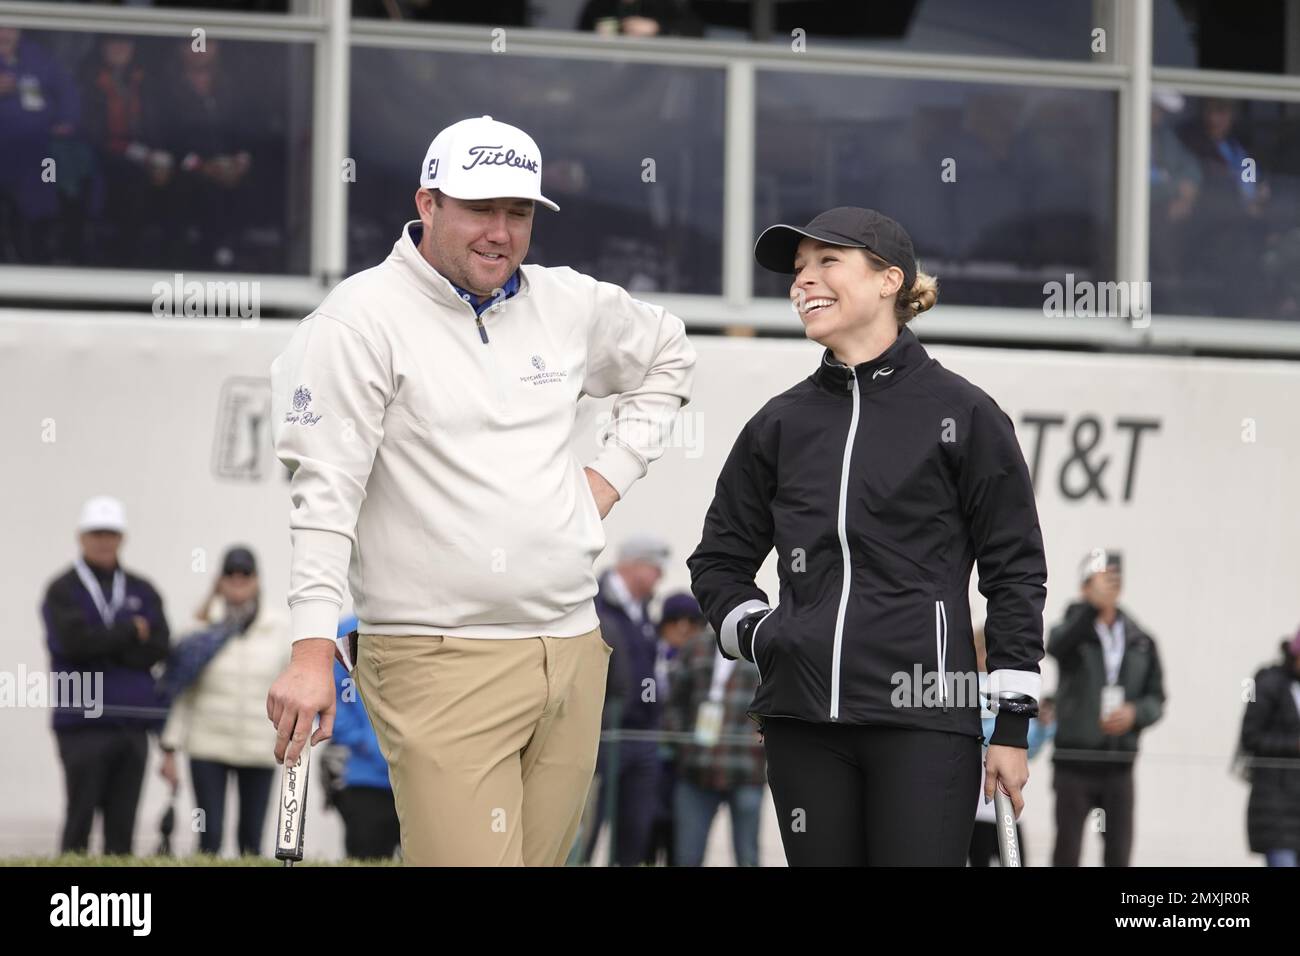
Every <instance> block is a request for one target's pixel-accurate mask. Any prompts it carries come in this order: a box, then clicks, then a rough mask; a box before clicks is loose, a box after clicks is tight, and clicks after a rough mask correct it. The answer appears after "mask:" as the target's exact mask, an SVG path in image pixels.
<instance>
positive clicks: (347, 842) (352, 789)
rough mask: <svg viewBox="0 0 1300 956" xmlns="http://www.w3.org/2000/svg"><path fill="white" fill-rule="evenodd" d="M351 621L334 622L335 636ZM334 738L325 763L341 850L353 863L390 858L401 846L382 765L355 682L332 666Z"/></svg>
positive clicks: (337, 664) (337, 665)
mask: <svg viewBox="0 0 1300 956" xmlns="http://www.w3.org/2000/svg"><path fill="white" fill-rule="evenodd" d="M356 627H357V619H356V618H355V617H348V618H344V619H343V620H342V621H340V622H339V630H338V636H339V637H344V636H345V635H347V634H349V633H351V632H352V631H354V630H356ZM334 688H335V695H336V701H335V703H336V712H335V717H334V736H333V737H332V738H331V740H330V742H329V749H328V750H327V752H326V755H325V760H326V761H327V764H328V766H329V767H330V768H332V770H333V772H332V773H331V772H329V771H327V776H328V777H330V778H331V779H332V781H333V787H332V788H331V789H332V790H333V793H332V802H333V804H334V806H336V807H337V808H338V811H339V813H340V814H341V815H342V817H343V828H344V829H343V845H344V849H345V850H346V852H347V855H348V856H350V857H354V858H357V859H375V858H381V857H391V856H392V855H393V852H394V851H395V850H397V849H398V848H399V847H400V846H401V830H400V828H399V827H398V824H397V807H396V805H395V804H394V802H393V788H392V785H391V784H390V783H389V780H388V763H387V762H386V761H385V760H384V755H383V754H382V753H380V752H379V741H378V739H377V738H376V737H375V730H374V728H373V727H372V726H371V725H370V717H369V716H368V715H367V714H366V708H365V705H364V704H362V702H361V695H360V693H358V691H357V685H356V681H355V679H354V678H353V677H352V676H350V675H349V674H348V671H347V669H346V668H345V667H344V666H343V665H342V664H341V663H340V662H339V661H338V659H337V658H336V659H335V661H334Z"/></svg>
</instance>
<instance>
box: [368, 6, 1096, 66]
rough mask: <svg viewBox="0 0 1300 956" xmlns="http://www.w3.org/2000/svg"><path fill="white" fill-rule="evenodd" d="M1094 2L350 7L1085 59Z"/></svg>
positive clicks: (448, 17)
mask: <svg viewBox="0 0 1300 956" xmlns="http://www.w3.org/2000/svg"><path fill="white" fill-rule="evenodd" d="M1094 8H1095V4H1094V2H1093V0H1051V2H1050V3H1044V2H1042V0H979V2H978V3H976V2H972V0H890V2H889V3H847V2H845V0H531V2H525V0H480V2H478V3H464V4H454V3H444V2H441V0H353V7H352V9H353V11H354V13H355V15H357V16H364V17H385V18H401V19H411V20H433V21H440V22H443V23H476V24H490V25H493V26H529V27H536V28H539V29H544V30H583V31H592V32H595V33H600V34H610V35H612V34H626V35H632V36H684V37H704V38H706V39H709V40H739V41H749V40H751V39H753V40H759V41H772V42H776V43H783V44H789V43H790V42H791V39H792V35H791V31H793V30H795V29H800V30H803V31H804V34H803V35H804V38H805V40H806V41H807V44H808V48H809V49H815V48H825V47H827V46H843V45H851V46H854V47H857V48H863V47H869V48H878V49H882V50H909V51H924V52H927V53H962V54H970V55H984V56H1014V57H1049V58H1053V59H1069V60H1087V59H1090V58H1091V57H1092V56H1093V51H1092V43H1093V38H1092V31H1093V29H1094V28H1095V27H1098V26H1106V24H1105V23H1104V22H1100V21H1099V20H1098V18H1097V15H1096V12H1095V9H1094Z"/></svg>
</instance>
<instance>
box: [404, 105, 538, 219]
mask: <svg viewBox="0 0 1300 956" xmlns="http://www.w3.org/2000/svg"><path fill="white" fill-rule="evenodd" d="M420 185H421V186H423V187H424V188H425V189H438V190H441V191H442V192H444V193H446V194H447V195H448V196H454V197H455V198H456V199H516V198H518V199H533V200H536V201H537V202H539V203H541V204H542V205H543V206H546V207H547V208H548V209H551V210H553V211H555V212H559V211H560V207H559V206H557V205H555V203H553V202H551V201H550V200H549V199H547V198H546V197H545V196H543V195H542V151H541V150H539V149H538V148H537V143H535V142H534V141H533V138H532V137H531V136H529V135H528V134H527V133H525V132H524V131H523V130H521V129H519V128H518V127H515V126H511V125H509V124H508V123H498V122H497V121H496V120H494V119H493V118H492V117H490V116H480V117H476V118H475V119H467V120H461V121H460V122H459V123H453V124H452V125H450V126H448V127H447V128H446V129H444V130H443V131H442V132H441V133H439V134H438V135H437V136H435V137H434V138H433V142H432V143H430V144H429V150H428V152H426V153H425V154H424V165H423V166H421V167H420Z"/></svg>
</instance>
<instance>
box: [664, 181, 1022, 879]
mask: <svg viewBox="0 0 1300 956" xmlns="http://www.w3.org/2000/svg"><path fill="white" fill-rule="evenodd" d="M754 252H755V257H756V258H757V259H758V262H759V264H760V265H762V266H763V267H765V268H767V269H771V270H773V271H775V272H783V273H793V281H792V283H791V286H790V297H791V299H792V301H793V303H794V307H795V309H796V311H797V312H798V314H799V318H800V320H801V321H802V322H803V323H804V326H805V330H806V333H807V335H808V337H809V338H811V339H813V340H814V341H816V342H818V343H819V344H821V345H823V346H825V352H824V353H823V355H822V358H821V361H820V362H819V364H818V367H817V369H816V370H815V371H814V372H813V374H812V375H811V376H809V377H808V378H807V379H805V380H804V381H802V382H800V383H799V384H797V385H795V386H794V387H793V388H790V389H788V390H786V391H785V392H782V393H781V394H780V395H777V396H776V397H775V398H773V399H772V400H770V401H769V402H768V403H767V404H766V405H764V406H763V408H762V409H760V410H759V412H758V413H757V414H756V415H755V416H754V417H753V418H752V419H751V420H750V421H749V423H748V424H747V425H746V426H745V428H744V429H743V430H742V432H741V434H740V437H739V438H738V439H737V441H736V444H735V447H734V448H733V449H732V451H731V454H730V455H729V456H728V458H727V462H726V464H725V465H724V466H723V470H722V474H721V476H720V477H719V479H718V485H717V491H716V494H715V497H714V499H713V503H712V505H711V506H710V508H709V512H708V515H707V517H706V519H705V524H704V535H703V539H702V541H701V542H700V545H699V547H698V548H697V549H696V550H695V553H694V554H693V555H692V556H691V558H690V560H689V562H688V564H689V565H690V569H691V579H692V588H693V590H694V592H695V595H696V597H697V598H699V601H700V604H701V605H702V606H703V608H704V610H705V612H706V613H707V614H708V617H709V620H710V622H711V623H712V624H713V626H714V628H715V629H716V630H717V633H718V642H719V645H720V647H721V649H722V653H723V654H724V656H726V657H729V658H736V657H741V658H744V659H745V660H749V661H752V662H753V663H754V664H755V665H757V667H758V669H759V672H760V675H761V683H760V684H759V687H758V691H757V693H756V694H755V696H754V702H753V704H752V706H751V715H752V716H753V717H755V718H756V719H757V720H758V721H759V723H760V724H761V726H762V729H763V732H764V743H765V748H766V754H767V760H768V779H769V783H770V785H771V788H772V795H773V798H774V800H775V803H776V808H777V813H778V818H779V820H780V823H781V834H782V840H783V843H784V845H785V851H786V857H787V859H788V860H789V862H790V863H791V864H792V865H908V864H913V865H918V864H919V865H952V866H960V865H962V864H963V863H964V861H965V857H966V853H967V850H968V849H969V847H970V836H971V830H972V828H973V826H974V814H973V813H972V811H971V806H970V794H971V792H972V791H974V790H976V789H977V788H978V786H979V779H980V741H981V725H980V700H979V691H978V686H979V683H978V682H979V678H978V668H977V666H976V661H975V648H974V642H973V637H972V630H971V620H970V607H969V602H968V599H967V598H968V589H969V584H970V576H971V570H972V567H973V565H974V564H975V563H976V562H978V565H979V577H980V590H981V592H982V593H983V594H984V596H985V597H986V598H987V599H988V615H987V619H986V622H985V637H986V642H987V646H988V670H989V672H990V674H989V694H990V697H991V698H992V703H993V706H994V707H996V708H997V718H996V722H995V725H994V726H995V730H994V733H993V736H992V738H991V741H990V746H989V749H988V755H987V758H986V760H985V764H984V766H985V774H984V793H985V798H986V799H991V798H992V794H993V788H994V787H995V786H1001V788H1002V789H1003V791H1004V792H1006V793H1007V794H1008V795H1009V796H1010V797H1011V799H1012V802H1013V805H1014V807H1015V810H1016V813H1017V814H1019V812H1020V809H1021V807H1022V806H1023V799H1022V797H1021V788H1022V787H1023V786H1024V784H1025V782H1026V781H1027V780H1028V777H1029V771H1028V764H1027V762H1026V754H1025V749H1026V736H1027V730H1028V723H1029V717H1030V716H1031V715H1032V714H1033V713H1034V712H1035V711H1036V702H1037V698H1038V694H1039V671H1038V662H1039V660H1040V659H1041V658H1042V655H1043V639H1042V611H1043V601H1044V598H1045V594H1046V592H1045V583H1046V579H1047V570H1046V563H1045V560H1044V556H1043V543H1042V536H1041V533H1040V531H1039V527H1038V514H1037V509H1036V507H1035V504H1034V493H1033V487H1032V485H1031V483H1030V479H1029V473H1028V469H1027V468H1026V467H1025V462H1024V457H1023V455H1022V454H1021V451H1020V446H1019V444H1018V443H1017V441H1016V436H1015V431H1014V429H1013V427H1012V424H1011V421H1010V419H1008V418H1007V416H1006V414H1005V413H1003V411H1002V410H1001V409H1000V408H999V407H998V405H997V404H996V403H995V402H994V401H993V400H992V399H991V398H989V396H988V395H986V394H985V393H984V392H982V391H981V390H980V389H978V388H977V387H975V386H974V385H972V384H971V383H969V382H967V381H966V380H965V379H963V378H962V377H961V376H959V375H956V374H954V373H952V372H950V371H948V370H947V369H945V368H944V367H943V366H941V365H940V364H939V363H938V362H936V361H935V360H934V359H932V358H930V357H929V355H927V354H926V351H925V349H924V348H923V347H922V346H921V343H920V342H918V341H917V339H916V336H915V335H913V334H912V332H911V330H909V329H908V328H907V327H906V326H907V323H908V322H909V321H910V320H911V319H913V318H915V317H916V315H917V314H919V313H920V312H923V311H925V310H926V309H928V308H930V307H931V306H932V305H934V302H935V299H936V295H937V286H936V283H935V280H934V279H933V278H932V277H930V276H928V275H925V274H924V273H921V272H919V271H918V270H917V265H916V258H915V255H914V253H913V250H912V242H911V239H910V238H909V237H908V235H907V233H906V231H904V229H903V228H902V227H901V226H900V225H899V224H898V223H896V222H894V220H892V219H890V218H888V217H887V216H884V215H882V214H881V213H878V212H876V211H874V210H869V209H858V208H852V207H840V208H836V209H832V210H830V211H828V212H825V213H822V214H821V215H819V216H817V217H816V218H815V219H814V220H813V221H812V222H810V223H809V224H808V225H807V226H805V227H802V228H796V227H792V226H785V225H779V226H773V227H771V228H770V229H768V230H766V231H765V232H764V233H763V234H762V236H760V237H759V241H758V244H757V246H756V247H755V250H754ZM774 547H775V548H776V552H777V559H778V564H777V567H778V576H779V578H780V588H781V591H780V601H779V603H778V604H777V606H776V607H775V608H772V607H770V603H769V601H768V597H767V595H766V594H765V593H764V592H763V591H762V590H760V589H759V588H758V587H757V586H756V584H755V583H754V578H755V575H756V574H757V572H758V570H759V568H760V567H761V566H762V564H763V562H764V560H765V559H766V557H767V555H768V552H770V551H771V550H772V549H773V548H774Z"/></svg>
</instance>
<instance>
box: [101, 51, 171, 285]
mask: <svg viewBox="0 0 1300 956" xmlns="http://www.w3.org/2000/svg"><path fill="white" fill-rule="evenodd" d="M136 52H137V51H136V41H135V39H134V38H133V37H129V36H119V35H115V34H102V35H100V36H99V37H98V38H97V39H96V43H95V46H94V49H93V50H92V52H91V54H90V56H89V57H88V58H87V60H86V62H85V64H84V65H83V67H82V71H81V99H82V104H83V116H82V132H83V135H84V136H85V138H86V140H87V142H88V143H89V144H90V146H91V147H92V148H93V150H94V151H95V161H96V165H97V167H98V169H99V172H100V177H101V179H102V183H103V192H104V201H103V208H102V211H101V212H100V214H99V216H98V222H97V223H95V228H96V230H97V233H96V234H94V236H93V241H92V242H91V250H92V253H93V255H94V262H95V264H96V265H112V266H125V265H145V264H156V263H158V262H159V261H161V258H160V257H161V255H162V245H163V236H162V225H161V218H162V217H161V211H162V210H161V207H160V205H159V191H160V190H162V189H163V188H164V187H166V186H167V184H168V183H169V182H170V180H171V176H172V166H173V164H174V162H175V160H174V157H173V156H172V155H171V153H168V152H166V151H165V150H161V149H157V148H156V146H155V144H153V143H152V136H151V135H150V129H151V124H152V123H156V122H157V120H156V117H152V112H151V106H152V102H151V101H152V100H154V99H155V98H156V97H157V89H156V87H151V86H150V84H149V83H148V81H147V76H146V73H145V69H144V66H143V65H142V64H141V63H140V61H139V59H138V58H137V56H136ZM142 246H144V248H142Z"/></svg>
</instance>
